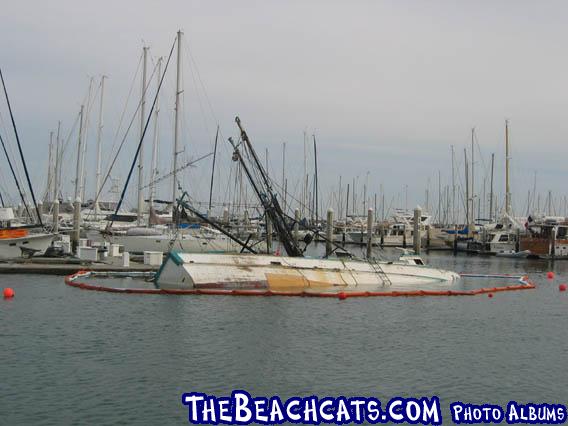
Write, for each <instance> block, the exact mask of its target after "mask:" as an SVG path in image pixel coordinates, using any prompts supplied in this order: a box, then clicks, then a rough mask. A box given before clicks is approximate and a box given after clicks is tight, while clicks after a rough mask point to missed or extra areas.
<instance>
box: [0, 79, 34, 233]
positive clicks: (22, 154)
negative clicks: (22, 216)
mask: <svg viewBox="0 0 568 426" xmlns="http://www.w3.org/2000/svg"><path fill="white" fill-rule="evenodd" d="M0 80H2V87H3V88H4V95H5V96H6V103H7V104H8V111H10V119H11V120H12V127H13V128H14V134H15V135H16V141H17V142H18V150H19V152H20V158H21V159H22V164H23V166H24V171H25V173H26V180H27V181H28V186H29V188H30V192H31V194H32V200H33V202H34V206H35V209H36V213H37V220H38V222H39V224H40V225H41V226H43V222H42V220H41V214H40V213H39V208H38V206H37V202H36V198H35V194H34V188H33V186H32V182H31V180H30V175H29V173H28V166H27V165H26V160H25V158H24V153H23V152H22V145H21V144H20V137H19V135H18V129H17V128H16V122H15V121H14V114H13V113H12V106H11V105H10V99H9V98H8V91H7V90H6V83H5V82H4V76H3V75H2V70H1V69H0Z"/></svg>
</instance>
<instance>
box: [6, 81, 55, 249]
mask: <svg viewBox="0 0 568 426" xmlns="http://www.w3.org/2000/svg"><path fill="white" fill-rule="evenodd" d="M0 80H1V81H2V88H3V89H4V96H5V98H6V104H7V106H8V111H9V113H10V119H11V121H12V127H13V129H14V135H15V137H16V143H17V145H18V152H19V153H20V159H21V162H22V166H23V169H24V172H25V175H26V180H27V184H28V188H29V190H30V194H31V196H32V200H33V204H34V206H35V211H36V218H37V221H38V224H36V225H25V224H24V225H19V226H14V222H15V217H14V211H13V210H12V208H10V207H4V206H3V207H2V208H1V209H0V259H8V258H15V257H21V256H26V257H31V256H33V255H36V254H43V253H44V252H45V250H47V248H48V247H49V246H50V245H51V242H52V241H53V239H54V238H55V235H56V234H51V233H44V232H39V233H30V230H32V229H34V228H42V229H43V223H42V218H41V212H40V210H39V208H38V204H37V203H36V198H35V194H34V190H33V187H32V184H31V180H30V176H29V173H28V167H27V165H26V161H25V158H24V153H23V151H22V145H21V143H20V137H19V135H18V130H17V128H16V122H15V120H14V115H13V113H12V106H11V105H10V99H9V97H8V91H7V89H6V84H5V82H4V76H3V75H2V71H1V70H0ZM0 143H1V145H2V149H3V151H4V155H5V156H6V161H7V162H8V166H9V168H10V171H11V173H12V177H13V178H14V181H15V184H16V187H17V189H18V193H19V195H20V198H21V200H22V203H23V205H24V207H25V209H26V212H27V213H28V216H29V218H30V219H32V215H31V214H30V212H29V210H28V207H27V204H26V200H25V197H24V194H23V191H22V188H21V186H20V182H19V180H18V177H17V175H16V173H15V171H14V166H13V164H12V160H11V159H10V156H9V155H8V150H7V149H6V144H5V141H4V139H3V138H2V136H0ZM3 204H4V201H3V200H2V205H3Z"/></svg>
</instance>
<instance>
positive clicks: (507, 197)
mask: <svg viewBox="0 0 568 426" xmlns="http://www.w3.org/2000/svg"><path fill="white" fill-rule="evenodd" d="M505 212H506V213H507V214H508V215H510V214H511V192H510V188H509V120H505Z"/></svg>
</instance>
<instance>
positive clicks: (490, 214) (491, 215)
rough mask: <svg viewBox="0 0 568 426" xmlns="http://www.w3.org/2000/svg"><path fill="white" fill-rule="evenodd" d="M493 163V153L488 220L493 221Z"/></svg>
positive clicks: (493, 156) (492, 156)
mask: <svg viewBox="0 0 568 426" xmlns="http://www.w3.org/2000/svg"><path fill="white" fill-rule="evenodd" d="M494 165H495V153H492V154H491V188H490V190H489V220H490V221H493V168H494Z"/></svg>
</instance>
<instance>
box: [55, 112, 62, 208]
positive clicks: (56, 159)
mask: <svg viewBox="0 0 568 426" xmlns="http://www.w3.org/2000/svg"><path fill="white" fill-rule="evenodd" d="M60 130H61V121H58V122H57V136H56V141H55V169H54V172H53V174H54V176H53V201H55V200H57V198H58V197H59V169H60V167H61V165H60V163H59V156H60V154H59V137H60V136H59V132H60Z"/></svg>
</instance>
